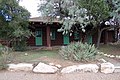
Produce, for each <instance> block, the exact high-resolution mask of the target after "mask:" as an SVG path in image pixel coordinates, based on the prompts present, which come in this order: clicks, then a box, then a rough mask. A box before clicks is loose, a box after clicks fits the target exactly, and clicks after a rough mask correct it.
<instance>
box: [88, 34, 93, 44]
mask: <svg viewBox="0 0 120 80" xmlns="http://www.w3.org/2000/svg"><path fill="white" fill-rule="evenodd" d="M87 43H88V44H92V36H91V35H88V36H87Z"/></svg>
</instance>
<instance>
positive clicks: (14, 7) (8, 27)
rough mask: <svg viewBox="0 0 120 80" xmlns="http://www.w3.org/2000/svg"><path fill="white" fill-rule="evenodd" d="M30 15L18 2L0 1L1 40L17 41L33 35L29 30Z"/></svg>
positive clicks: (10, 0)
mask: <svg viewBox="0 0 120 80" xmlns="http://www.w3.org/2000/svg"><path fill="white" fill-rule="evenodd" d="M29 16H30V13H29V12H28V11H27V10H26V9H24V8H23V7H21V6H19V1H16V0H0V39H5V40H8V41H10V42H11V41H15V40H16V39H20V40H21V39H23V40H24V38H26V37H27V38H28V37H29V36H30V35H31V34H32V33H31V32H30V31H29V30H28V18H29Z"/></svg>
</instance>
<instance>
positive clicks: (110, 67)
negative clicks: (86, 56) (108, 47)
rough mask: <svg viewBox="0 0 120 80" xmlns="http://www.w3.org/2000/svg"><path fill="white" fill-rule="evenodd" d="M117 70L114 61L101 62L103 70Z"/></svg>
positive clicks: (111, 71)
mask: <svg viewBox="0 0 120 80" xmlns="http://www.w3.org/2000/svg"><path fill="white" fill-rule="evenodd" d="M114 70H115V67H114V65H113V64H112V63H110V62H107V63H102V64H101V72H102V73H105V74H108V73H113V72H114Z"/></svg>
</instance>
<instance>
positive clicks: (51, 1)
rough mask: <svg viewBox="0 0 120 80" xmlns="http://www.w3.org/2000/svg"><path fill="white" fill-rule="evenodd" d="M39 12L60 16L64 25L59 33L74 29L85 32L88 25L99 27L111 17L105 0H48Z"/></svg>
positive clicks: (54, 16) (53, 16) (45, 14)
mask: <svg viewBox="0 0 120 80" xmlns="http://www.w3.org/2000/svg"><path fill="white" fill-rule="evenodd" d="M39 11H41V12H42V13H43V15H44V16H50V17H52V18H56V17H58V16H59V17H60V19H61V20H62V23H63V25H62V27H61V28H60V29H59V30H58V31H64V33H68V32H71V29H72V27H75V28H76V30H82V31H83V32H85V27H86V26H87V25H88V24H90V23H92V24H94V27H97V25H98V24H100V22H101V21H103V20H104V19H106V18H108V16H109V6H108V5H107V4H106V2H105V1H104V0H47V2H46V3H44V4H43V5H42V6H40V8H39ZM75 24H78V25H77V26H76V25H75Z"/></svg>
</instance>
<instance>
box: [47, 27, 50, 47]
mask: <svg viewBox="0 0 120 80" xmlns="http://www.w3.org/2000/svg"><path fill="white" fill-rule="evenodd" d="M46 28H47V29H46V34H47V47H51V39H50V27H49V26H47V27H46Z"/></svg>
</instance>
